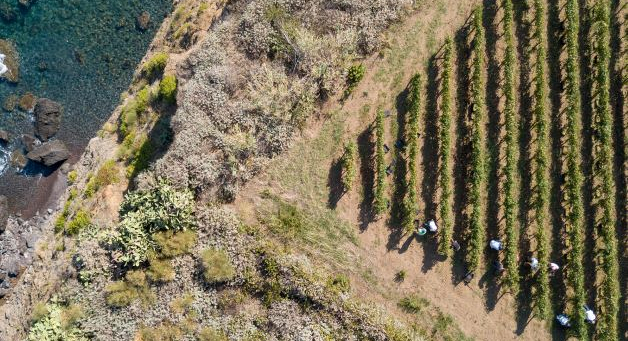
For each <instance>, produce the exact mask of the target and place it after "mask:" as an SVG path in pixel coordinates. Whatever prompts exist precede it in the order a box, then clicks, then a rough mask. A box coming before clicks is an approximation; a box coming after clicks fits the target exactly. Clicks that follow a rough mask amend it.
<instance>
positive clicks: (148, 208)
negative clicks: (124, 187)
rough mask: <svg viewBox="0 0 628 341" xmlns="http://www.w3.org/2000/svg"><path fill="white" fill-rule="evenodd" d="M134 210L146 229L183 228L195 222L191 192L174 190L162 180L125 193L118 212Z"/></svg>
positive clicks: (177, 229)
mask: <svg viewBox="0 0 628 341" xmlns="http://www.w3.org/2000/svg"><path fill="white" fill-rule="evenodd" d="M130 213H137V214H138V217H139V218H141V223H142V225H143V226H144V228H145V229H146V230H147V231H148V232H149V233H151V234H152V233H155V232H158V231H167V230H172V231H185V230H187V229H190V228H193V227H194V226H195V220H194V196H193V195H192V192H190V191H189V190H181V191H179V190H176V189H175V188H174V187H172V186H171V185H170V184H169V183H168V182H166V181H165V180H162V179H160V180H158V182H157V184H156V185H155V186H154V187H153V188H151V189H148V190H144V191H135V192H132V193H130V194H127V195H126V196H125V198H124V201H123V202H122V205H121V207H120V216H122V217H125V216H126V215H128V214H130Z"/></svg>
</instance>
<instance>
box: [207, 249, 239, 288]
mask: <svg viewBox="0 0 628 341" xmlns="http://www.w3.org/2000/svg"><path fill="white" fill-rule="evenodd" d="M201 263H202V265H203V277H205V280H207V281H208V282H210V283H220V282H226V281H228V280H230V279H232V278H233V276H235V270H234V268H233V265H232V264H231V261H230V260H229V257H228V256H227V253H226V252H225V251H223V250H217V249H207V250H204V251H203V252H202V253H201Z"/></svg>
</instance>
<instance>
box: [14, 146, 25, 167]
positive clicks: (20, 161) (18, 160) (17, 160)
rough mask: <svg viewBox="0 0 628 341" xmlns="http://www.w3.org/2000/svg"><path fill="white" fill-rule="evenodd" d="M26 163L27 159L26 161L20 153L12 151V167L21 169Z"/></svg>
mask: <svg viewBox="0 0 628 341" xmlns="http://www.w3.org/2000/svg"><path fill="white" fill-rule="evenodd" d="M27 163H28V159H26V157H25V156H24V154H23V153H22V152H21V151H19V150H14V151H13V152H11V165H12V166H13V167H16V168H19V169H23V168H24V167H26V164H27Z"/></svg>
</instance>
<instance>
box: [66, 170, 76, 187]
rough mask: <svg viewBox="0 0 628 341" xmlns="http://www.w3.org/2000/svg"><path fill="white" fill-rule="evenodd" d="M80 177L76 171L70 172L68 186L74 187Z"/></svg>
mask: <svg viewBox="0 0 628 341" xmlns="http://www.w3.org/2000/svg"><path fill="white" fill-rule="evenodd" d="M77 177H78V174H77V173H76V171H75V170H73V171H70V172H69V173H68V185H72V184H74V183H75V182H76V178H77Z"/></svg>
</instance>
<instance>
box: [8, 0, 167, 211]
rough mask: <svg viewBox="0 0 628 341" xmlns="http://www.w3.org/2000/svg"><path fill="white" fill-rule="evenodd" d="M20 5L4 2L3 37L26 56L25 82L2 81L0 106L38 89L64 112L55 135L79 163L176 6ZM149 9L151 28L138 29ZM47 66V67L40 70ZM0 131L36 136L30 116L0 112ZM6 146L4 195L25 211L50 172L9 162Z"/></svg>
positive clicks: (142, 1) (134, 0)
mask: <svg viewBox="0 0 628 341" xmlns="http://www.w3.org/2000/svg"><path fill="white" fill-rule="evenodd" d="M17 4H18V0H0V12H2V11H7V10H9V11H11V12H12V16H14V17H15V20H12V21H6V20H4V21H3V19H2V14H1V13H0V38H2V39H10V40H12V41H13V42H14V44H15V45H16V46H17V50H18V53H19V55H20V81H19V83H18V84H9V83H7V82H6V81H0V103H4V101H5V99H6V98H7V96H9V95H11V94H15V95H17V96H20V95H21V94H24V93H26V92H32V93H33V94H35V96H37V97H47V98H50V99H52V100H54V101H57V102H59V103H61V104H62V105H63V107H64V115H63V118H62V123H61V129H60V131H59V133H58V134H57V137H58V138H59V139H61V140H62V141H64V142H65V143H66V145H67V146H68V148H70V150H71V151H72V152H73V153H74V158H76V157H77V156H78V155H80V153H81V152H82V150H83V148H84V147H85V145H86V143H87V142H88V141H89V139H90V138H92V137H93V136H94V135H95V133H96V131H97V130H98V129H99V128H100V126H101V125H102V124H103V123H104V122H105V121H106V120H107V118H108V117H109V115H110V114H111V112H112V110H113V109H114V108H115V106H116V105H117V103H118V102H119V98H120V93H122V92H123V91H124V90H125V89H126V88H127V87H128V84H129V83H130V81H131V77H132V75H133V71H134V69H135V67H136V66H137V64H138V63H139V61H140V60H141V58H142V57H143V56H144V55H145V53H146V49H147V48H148V45H149V44H150V42H151V40H152V39H153V36H154V33H155V31H156V29H157V28H158V27H159V25H160V24H161V21H162V19H163V18H164V16H165V15H167V14H168V13H169V12H170V10H171V7H172V2H171V0H38V1H36V2H35V3H34V4H33V5H32V6H31V7H30V9H28V10H25V9H23V8H20V7H18V5H17ZM142 11H147V12H148V13H150V16H151V23H150V27H149V29H148V30H146V31H140V30H138V29H137V27H136V17H137V16H138V15H139V14H140V13H142ZM44 64H45V67H42V66H43V65H44ZM0 129H4V130H7V131H9V132H10V133H11V135H12V136H14V137H15V136H19V135H20V134H23V133H27V134H32V133H33V125H32V115H30V114H28V113H24V112H19V111H18V110H16V111H13V112H7V111H5V110H3V109H0ZM16 147H17V146H16V143H15V142H13V143H11V144H10V145H8V146H7V145H2V146H0V194H3V195H7V196H8V197H9V200H10V203H11V206H12V208H13V209H16V210H20V209H23V208H24V207H26V206H27V205H28V203H29V200H31V199H32V196H33V195H37V193H39V192H41V188H39V187H40V186H45V185H46V184H47V182H46V181H42V177H45V176H48V175H50V173H51V171H52V170H43V169H39V168H33V167H27V168H28V169H27V171H26V172H24V171H23V172H21V173H18V172H17V169H14V168H11V167H9V166H8V165H7V162H6V161H7V158H8V152H9V150H11V149H13V148H16Z"/></svg>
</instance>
